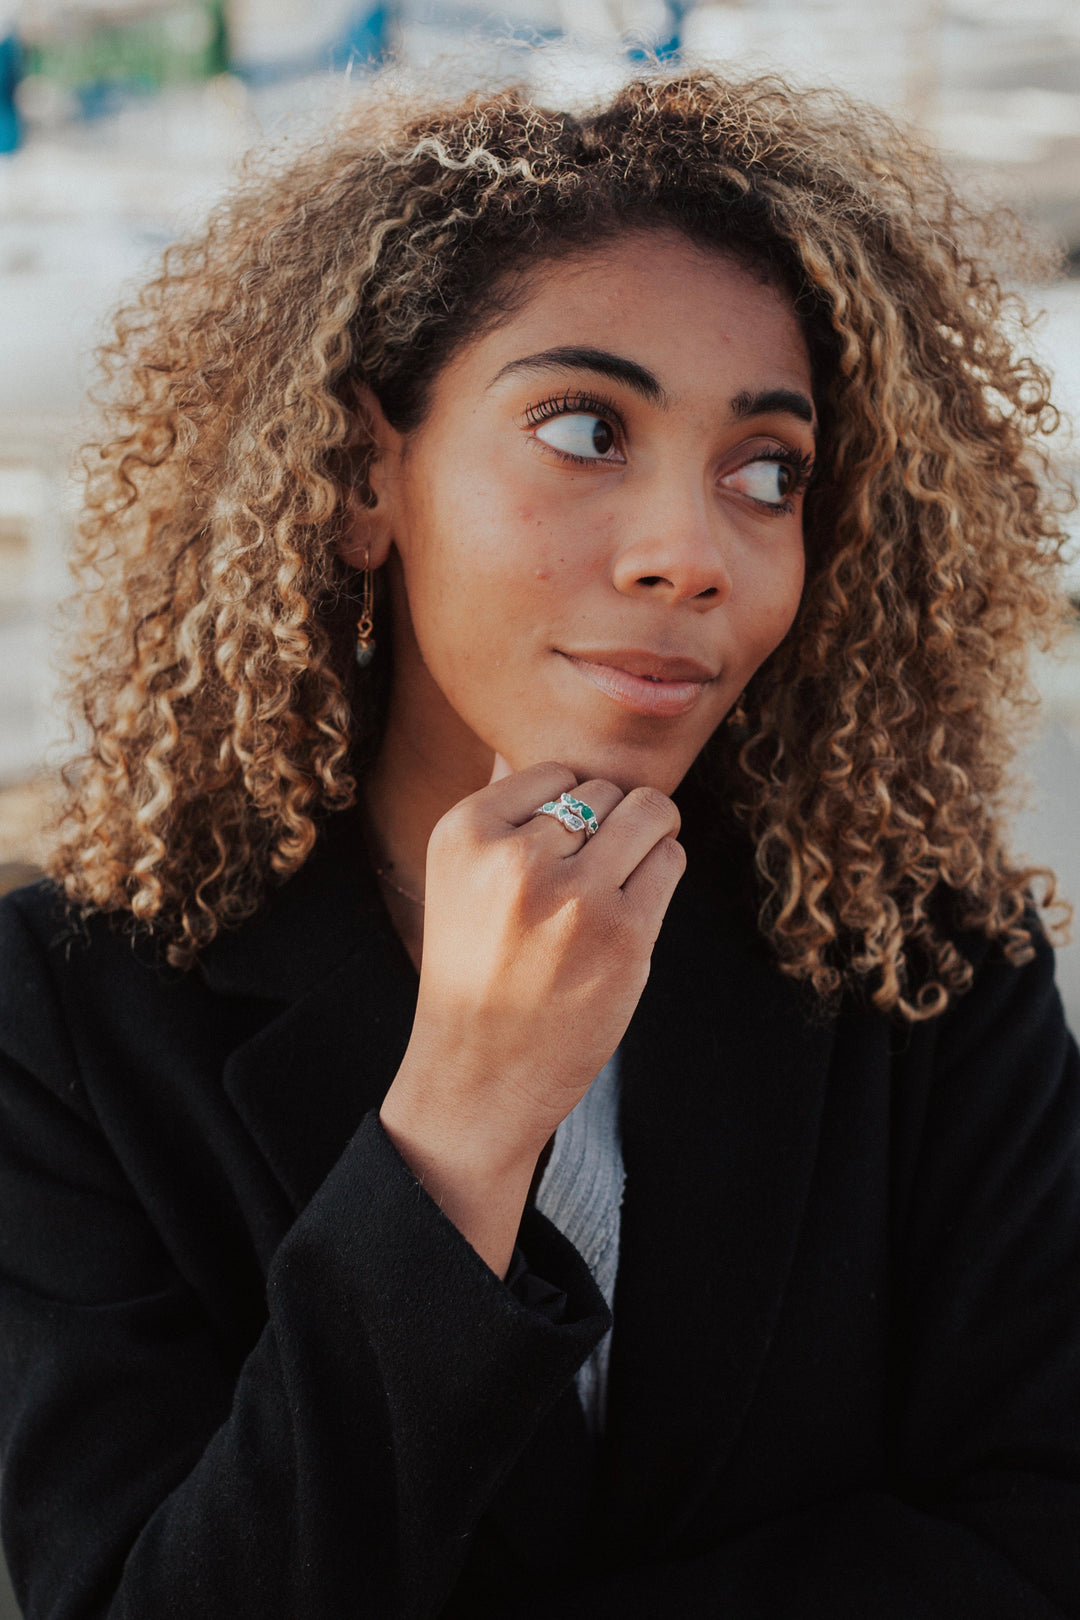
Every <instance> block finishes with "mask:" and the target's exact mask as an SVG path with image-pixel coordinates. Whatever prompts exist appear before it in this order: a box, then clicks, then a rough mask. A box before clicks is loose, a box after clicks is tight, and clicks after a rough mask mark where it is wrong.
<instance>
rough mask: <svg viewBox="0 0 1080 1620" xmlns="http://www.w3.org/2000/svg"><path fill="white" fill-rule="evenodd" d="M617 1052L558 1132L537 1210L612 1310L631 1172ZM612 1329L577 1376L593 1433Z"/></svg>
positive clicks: (599, 1426) (603, 1396)
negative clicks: (626, 1155) (626, 1161)
mask: <svg viewBox="0 0 1080 1620" xmlns="http://www.w3.org/2000/svg"><path fill="white" fill-rule="evenodd" d="M618 1059H619V1054H618V1052H617V1051H616V1053H615V1054H614V1056H613V1057H612V1058H611V1059H610V1060H609V1062H607V1063H605V1065H604V1067H603V1068H602V1069H601V1070H600V1073H599V1074H598V1075H597V1076H596V1079H595V1080H594V1081H593V1082H592V1085H591V1086H590V1087H589V1089H588V1091H587V1092H586V1093H585V1095H584V1097H582V1099H581V1101H580V1102H579V1103H578V1105H577V1107H576V1108H575V1109H574V1110H573V1112H572V1113H570V1114H568V1115H567V1116H566V1118H565V1119H564V1120H563V1122H562V1124H561V1125H560V1126H559V1128H558V1130H557V1131H556V1132H555V1142H554V1145H553V1147H552V1149H551V1158H550V1159H549V1160H548V1162H547V1165H546V1167H545V1169H544V1174H543V1177H542V1179H541V1182H540V1186H539V1188H538V1190H537V1194H536V1207H537V1209H538V1210H539V1211H540V1212H541V1214H542V1215H546V1216H547V1218H548V1220H549V1221H551V1222H552V1223H553V1224H554V1225H555V1226H557V1227H558V1228H559V1231H560V1232H561V1233H562V1234H563V1236H564V1237H566V1238H567V1239H569V1241H570V1242H571V1243H572V1244H573V1245H574V1247H575V1249H577V1251H578V1253H579V1254H580V1255H581V1258H582V1259H583V1260H584V1261H585V1264H586V1265H587V1266H588V1267H589V1270H590V1271H591V1272H592V1274H593V1277H594V1278H595V1279H596V1286H597V1287H598V1288H599V1290H600V1292H601V1293H602V1294H603V1296H604V1298H605V1299H606V1300H607V1303H608V1308H609V1309H610V1308H611V1307H612V1306H613V1304H614V1300H615V1273H616V1271H617V1269H618V1265H619V1224H620V1218H621V1210H622V1199H623V1189H624V1187H625V1185H626V1173H625V1171H624V1169H623V1157H622V1144H621V1141H620V1137H619V1062H618ZM613 1331H614V1329H609V1331H608V1332H607V1333H605V1334H604V1337H603V1338H602V1339H601V1340H600V1343H599V1344H598V1345H597V1347H596V1349H595V1350H594V1351H593V1353H592V1355H591V1356H590V1357H589V1359H588V1361H586V1362H585V1363H584V1365H583V1366H582V1367H581V1368H579V1370H578V1373H577V1387H578V1394H579V1396H580V1398H581V1404H582V1407H583V1408H584V1411H585V1420H586V1422H587V1423H588V1426H589V1432H590V1433H591V1434H592V1435H593V1436H594V1437H596V1436H598V1435H599V1434H600V1433H601V1432H602V1430H603V1426H604V1411H605V1407H606V1402H607V1373H608V1359H609V1356H610V1354H611V1334H612V1332H613Z"/></svg>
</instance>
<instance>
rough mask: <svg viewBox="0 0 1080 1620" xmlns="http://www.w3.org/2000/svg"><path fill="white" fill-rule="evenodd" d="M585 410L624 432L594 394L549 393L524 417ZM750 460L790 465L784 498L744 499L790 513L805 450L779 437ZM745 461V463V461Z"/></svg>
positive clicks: (579, 460)
mask: <svg viewBox="0 0 1080 1620" xmlns="http://www.w3.org/2000/svg"><path fill="white" fill-rule="evenodd" d="M579 412H580V413H588V414H590V415H593V416H602V417H603V418H604V420H605V421H607V422H612V423H614V425H615V426H616V427H617V428H618V429H619V432H620V433H622V432H625V429H624V426H623V420H622V417H621V416H620V415H619V412H618V411H617V410H616V408H615V406H614V405H613V404H612V402H611V400H609V399H601V398H600V396H599V395H598V394H573V393H565V394H552V395H550V396H549V398H547V399H541V400H538V401H537V403H536V404H535V405H530V406H529V408H528V410H527V411H526V412H525V420H526V422H528V424H529V426H530V427H539V426H540V424H541V423H542V422H550V421H551V419H552V417H555V416H569V415H575V414H577V413H579ZM545 449H546V450H548V451H549V453H550V454H551V455H555V456H558V457H559V460H560V461H566V462H571V463H572V464H573V465H575V466H578V467H594V466H596V464H597V461H598V460H600V458H599V457H596V456H575V455H574V454H572V452H571V451H569V450H556V448H555V446H554V445H551V444H549V445H546V446H545ZM752 460H753V461H774V462H777V463H778V464H779V465H780V466H782V467H788V468H790V470H791V472H792V474H793V475H794V478H795V484H794V487H793V488H792V489H790V490H789V491H788V494H787V496H786V498H785V499H784V500H783V501H781V502H779V503H776V502H774V501H762V500H758V498H757V496H755V495H748V496H747V497H746V499H747V500H749V501H752V502H753V503H754V505H755V506H759V507H762V508H763V509H764V510H765V511H766V512H773V513H781V512H783V513H791V512H794V510H795V497H796V496H797V495H800V494H802V492H803V490H804V489H805V488H806V486H807V484H808V483H809V482H810V479H811V476H812V474H813V471H814V458H813V456H812V455H808V454H807V452H806V451H805V450H796V449H795V447H794V445H790V444H781V443H780V442H779V441H776V442H774V443H773V444H770V445H769V446H768V447H767V448H766V449H765V450H763V451H761V452H760V453H759V454H758V455H756V456H754V457H753V458H752ZM745 465H747V466H749V465H750V463H749V462H747V463H745Z"/></svg>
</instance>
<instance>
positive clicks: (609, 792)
mask: <svg viewBox="0 0 1080 1620" xmlns="http://www.w3.org/2000/svg"><path fill="white" fill-rule="evenodd" d="M589 791H590V792H592V793H598V794H603V796H604V798H605V799H610V800H611V802H612V803H613V804H618V802H619V800H620V799H621V798H622V797H623V790H622V788H621V787H618V786H617V785H616V784H615V783H614V782H609V781H608V780H607V777H605V776H598V777H596V778H595V780H594V781H591V782H590V783H589Z"/></svg>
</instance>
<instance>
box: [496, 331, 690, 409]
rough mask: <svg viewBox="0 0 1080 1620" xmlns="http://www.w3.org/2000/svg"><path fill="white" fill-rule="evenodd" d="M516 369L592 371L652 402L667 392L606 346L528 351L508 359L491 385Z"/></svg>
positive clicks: (658, 401)
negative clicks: (519, 356) (603, 347)
mask: <svg viewBox="0 0 1080 1620" xmlns="http://www.w3.org/2000/svg"><path fill="white" fill-rule="evenodd" d="M518 371H593V372H596V373H598V374H599V375H600V376H601V377H610V378H611V379H612V380H613V381H614V382H621V383H625V384H626V386H627V387H628V388H632V389H633V390H634V392H635V393H638V394H641V395H643V396H644V398H645V399H647V400H648V401H649V402H650V404H652V405H666V404H667V394H666V393H665V392H664V390H663V388H662V387H661V386H660V383H659V381H658V379H657V378H656V377H654V376H653V374H652V372H651V371H649V370H648V368H647V367H645V366H639V365H638V363H637V361H636V360H627V359H625V358H624V357H623V356H622V355H621V354H611V353H610V352H609V351H608V350H607V349H579V348H575V347H574V346H573V345H567V346H566V347H565V348H559V349H542V350H541V352H540V353H539V354H527V355H525V356H524V357H523V358H522V359H521V360H511V361H510V362H509V364H507V365H505V366H503V367H502V369H501V370H500V371H497V372H496V373H495V375H494V377H492V379H491V382H490V384H489V385H488V386H489V387H492V388H493V387H494V386H495V384H496V383H497V382H499V381H500V380H501V379H502V378H503V377H508V376H510V375H511V373H513V372H518Z"/></svg>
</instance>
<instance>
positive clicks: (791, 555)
mask: <svg viewBox="0 0 1080 1620" xmlns="http://www.w3.org/2000/svg"><path fill="white" fill-rule="evenodd" d="M805 577H806V564H805V556H804V552H803V548H802V546H801V544H800V545H798V546H796V547H792V549H791V550H790V551H787V552H785V553H783V554H781V555H778V556H777V557H776V558H774V559H773V560H772V561H771V563H770V565H769V566H767V567H763V568H761V569H758V570H755V577H754V580H753V584H752V587H751V589H750V590H749V592H748V596H747V631H748V635H747V640H748V642H750V643H751V644H752V645H753V647H754V651H755V655H756V658H757V662H758V663H762V662H764V660H765V659H766V658H767V657H768V656H769V654H770V653H771V652H773V651H774V650H775V649H776V648H777V647H778V646H779V645H780V643H781V642H782V641H783V639H784V637H785V636H786V635H787V633H788V631H789V630H790V629H791V626H792V625H793V624H794V622H795V617H796V614H797V613H798V611H799V603H800V602H801V601H802V592H803V584H804V581H805Z"/></svg>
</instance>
